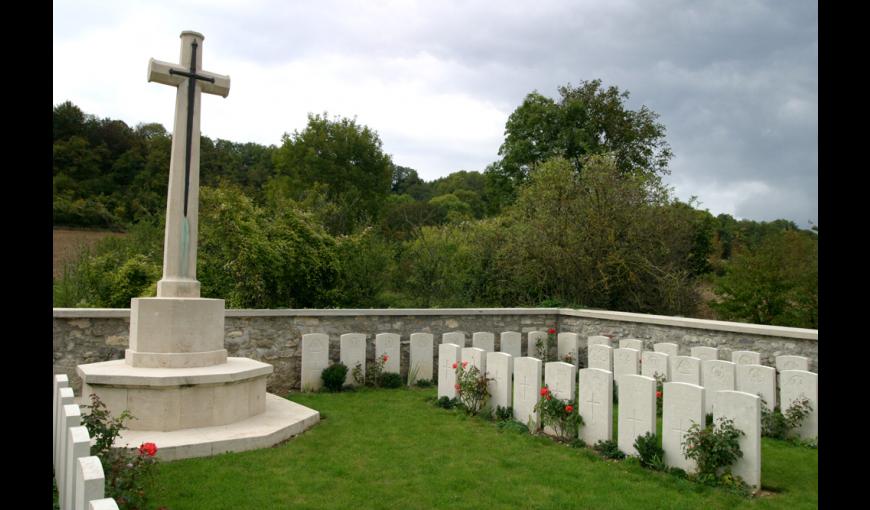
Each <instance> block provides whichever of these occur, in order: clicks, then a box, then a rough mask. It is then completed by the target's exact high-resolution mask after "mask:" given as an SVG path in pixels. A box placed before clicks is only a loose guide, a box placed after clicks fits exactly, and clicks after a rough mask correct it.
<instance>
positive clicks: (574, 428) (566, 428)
mask: <svg viewBox="0 0 870 510" xmlns="http://www.w3.org/2000/svg"><path fill="white" fill-rule="evenodd" d="M535 411H538V412H540V413H541V424H542V425H544V426H545V427H552V428H553V430H554V431H555V433H556V437H557V438H558V439H559V440H560V441H564V442H568V441H571V440H572V439H574V438H575V437H577V433H578V432H579V431H580V427H581V426H582V425H583V417H581V416H580V414H579V413H577V412H576V409H575V408H574V404H573V402H571V401H569V400H561V399H558V398H553V396H552V394H551V392H550V388H549V387H548V386H547V385H546V384H545V385H544V387H543V388H541V398H540V399H539V400H538V403H537V404H535Z"/></svg>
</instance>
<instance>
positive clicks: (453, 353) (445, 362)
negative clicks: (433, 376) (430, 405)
mask: <svg viewBox="0 0 870 510" xmlns="http://www.w3.org/2000/svg"><path fill="white" fill-rule="evenodd" d="M461 361H462V347H459V346H458V345H456V344H440V345H439V346H438V398H441V397H447V398H451V399H452V398H456V369H455V368H454V365H456V364H458V363H460V362H461Z"/></svg>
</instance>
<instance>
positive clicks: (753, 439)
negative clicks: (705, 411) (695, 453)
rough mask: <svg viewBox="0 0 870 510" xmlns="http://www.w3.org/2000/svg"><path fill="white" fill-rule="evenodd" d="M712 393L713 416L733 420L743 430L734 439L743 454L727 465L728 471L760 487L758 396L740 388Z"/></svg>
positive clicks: (759, 402) (747, 482)
mask: <svg viewBox="0 0 870 510" xmlns="http://www.w3.org/2000/svg"><path fill="white" fill-rule="evenodd" d="M708 394H709V395H713V400H715V401H716V406H715V409H716V411H715V412H714V413H713V419H714V421H715V423H717V424H718V422H719V418H729V419H731V420H734V428H736V429H738V430H740V431H742V432H743V435H742V436H740V437H739V438H738V440H737V442H738V444H740V451H741V452H742V453H743V456H742V457H740V458H738V459H737V460H736V461H735V462H734V464H732V465H731V473H732V474H734V475H736V476H739V477H740V478H743V481H744V482H746V484H747V485H749V486H751V487H752V488H753V489H756V490H757V489H759V488H760V487H761V399H760V398H758V396H757V395H752V394H750V393H743V392H741V391H729V390H722V391H717V392H715V393H708Z"/></svg>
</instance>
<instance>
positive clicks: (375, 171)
mask: <svg viewBox="0 0 870 510" xmlns="http://www.w3.org/2000/svg"><path fill="white" fill-rule="evenodd" d="M381 146H382V144H381V140H380V138H379V137H378V134H377V133H376V132H375V131H373V130H371V129H370V128H368V127H367V126H361V125H358V124H357V123H356V120H351V119H346V118H335V119H333V120H330V119H329V118H327V115H326V114H325V113H324V114H323V115H309V116H308V125H307V127H306V128H305V129H304V130H302V131H301V132H298V131H294V133H293V134H292V135H288V134H285V135H284V137H283V138H282V145H281V147H280V148H279V149H278V150H277V151H276V153H275V156H274V159H275V168H276V169H277V171H278V172H279V173H280V174H282V175H286V176H288V177H290V179H291V182H292V183H293V184H294V186H296V189H295V193H296V194H295V195H294V196H292V197H291V198H293V199H296V200H301V199H303V198H304V196H305V194H306V193H307V191H308V190H309V189H311V188H312V187H314V185H316V184H317V185H320V187H319V188H318V192H319V193H323V194H324V196H325V198H326V200H328V201H329V202H331V203H332V204H334V205H335V206H336V207H337V211H338V214H335V215H334V216H333V221H332V222H331V223H330V224H329V225H328V227H329V229H330V231H331V232H334V233H340V234H347V233H351V232H353V231H354V230H355V229H357V228H359V227H361V226H362V225H365V224H366V223H367V222H368V221H370V220H371V221H374V220H377V218H378V217H379V214H380V211H381V208H382V205H383V201H384V198H385V197H386V196H387V195H388V194H389V193H390V189H391V181H392V178H393V168H394V166H393V163H392V161H391V160H390V156H389V155H387V154H385V153H384V152H383V150H382V148H381Z"/></svg>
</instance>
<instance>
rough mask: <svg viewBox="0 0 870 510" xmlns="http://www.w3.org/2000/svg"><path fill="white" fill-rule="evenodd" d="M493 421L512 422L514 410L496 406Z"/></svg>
mask: <svg viewBox="0 0 870 510" xmlns="http://www.w3.org/2000/svg"><path fill="white" fill-rule="evenodd" d="M495 419H496V421H507V420H513V419H514V408H513V407H511V406H508V407H502V406H496V408H495Z"/></svg>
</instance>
